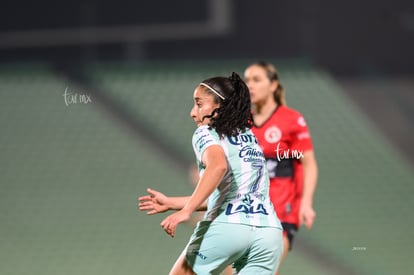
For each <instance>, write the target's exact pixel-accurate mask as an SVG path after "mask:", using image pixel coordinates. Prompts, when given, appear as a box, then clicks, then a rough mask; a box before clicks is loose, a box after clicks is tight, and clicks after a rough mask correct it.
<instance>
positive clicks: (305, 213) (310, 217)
mask: <svg viewBox="0 0 414 275" xmlns="http://www.w3.org/2000/svg"><path fill="white" fill-rule="evenodd" d="M299 215H300V216H299V218H300V223H301V224H304V225H305V226H306V228H307V229H312V226H313V222H314V221H315V217H316V213H315V210H314V209H313V207H312V206H311V205H308V204H306V203H302V205H301V207H300V212H299Z"/></svg>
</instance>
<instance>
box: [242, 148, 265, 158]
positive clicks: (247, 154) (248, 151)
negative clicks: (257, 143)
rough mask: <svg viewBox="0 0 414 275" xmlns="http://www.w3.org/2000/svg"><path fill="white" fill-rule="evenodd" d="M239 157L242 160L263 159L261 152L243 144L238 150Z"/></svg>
mask: <svg viewBox="0 0 414 275" xmlns="http://www.w3.org/2000/svg"><path fill="white" fill-rule="evenodd" d="M239 157H240V158H241V159H243V161H244V162H256V161H262V160H264V155H263V152H262V151H260V150H257V149H255V148H253V147H251V146H249V145H246V146H244V147H243V148H242V149H241V150H240V151H239Z"/></svg>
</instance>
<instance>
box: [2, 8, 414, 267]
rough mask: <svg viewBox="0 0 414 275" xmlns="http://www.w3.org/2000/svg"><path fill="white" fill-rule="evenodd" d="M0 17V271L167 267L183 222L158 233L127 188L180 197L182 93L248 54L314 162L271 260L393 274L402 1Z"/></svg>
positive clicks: (408, 64) (405, 179) (405, 133)
mask: <svg viewBox="0 0 414 275" xmlns="http://www.w3.org/2000/svg"><path fill="white" fill-rule="evenodd" d="M0 15H1V16H0V95H1V103H0V104H1V108H0V127H1V129H2V131H1V135H0V141H1V142H0V148H1V150H0V167H1V173H0V188H1V192H0V207H1V211H0V220H1V226H0V236H1V240H0V259H1V262H0V274H11V275H25V274H30V275H32V274H39V275H40V274H41V275H47V274H65V275H71V274H91V275H93V274H99V275H104V274H148V275H152V274H154V275H158V274H167V273H168V270H169V268H170V266H171V265H172V264H173V263H174V261H175V259H176V257H177V256H178V254H179V253H180V252H181V249H182V248H183V246H184V245H185V243H186V241H187V239H188V237H189V235H190V233H191V231H192V228H191V226H190V225H182V226H180V228H179V230H178V233H177V236H176V238H174V239H171V238H169V237H167V236H166V234H165V233H164V232H163V231H162V230H161V228H160V227H159V223H160V221H161V220H162V218H163V217H164V216H165V215H159V216H151V217H148V216H146V215H145V214H144V213H140V212H138V210H137V201H136V197H137V196H138V195H142V194H144V193H145V189H146V188H147V187H152V188H155V189H159V190H162V191H164V192H165V193H167V194H171V195H182V194H190V192H191V191H192V186H191V184H190V179H189V174H188V168H189V166H190V165H191V164H192V162H193V160H194V157H193V153H192V148H191V135H192V132H193V130H194V125H193V122H192V121H191V119H190V118H189V110H190V107H191V105H192V101H191V95H192V91H193V89H194V87H195V86H196V85H197V84H198V83H199V81H200V80H202V79H205V78H207V77H210V76H213V75H229V74H230V73H231V72H232V71H236V72H238V73H240V74H242V73H243V69H244V67H245V66H247V65H248V64H250V63H251V62H253V61H256V60H267V61H271V62H273V63H274V64H275V65H276V66H277V67H278V68H279V71H280V74H281V79H282V83H283V84H284V85H285V87H286V90H287V100H288V104H289V105H290V106H292V107H293V108H297V109H298V110H300V111H301V112H302V113H303V114H304V116H305V117H306V118H307V121H308V124H309V125H310V129H311V132H312V135H313V139H314V144H315V151H316V156H317V159H318V163H319V167H320V179H319V185H318V190H317V193H316V198H315V208H316V211H317V214H318V216H317V222H316V224H315V227H314V229H313V230H312V231H309V232H308V231H307V230H306V229H304V228H303V229H301V230H300V232H299V234H298V237H297V239H296V241H295V243H294V249H293V251H292V252H291V254H290V256H289V257H288V259H287V261H286V263H285V264H284V266H283V269H282V275H286V274H293V275H296V274H310V275H312V274H315V275H325V274H351V275H353V274H375V275H377V274H410V271H409V270H412V269H413V267H414V265H413V261H412V259H411V258H412V255H413V253H412V247H413V245H414V233H413V230H412V228H413V226H414V221H413V218H412V210H413V209H414V201H413V200H412V194H413V193H414V185H413V176H414V173H413V166H414V158H413V156H414V142H413V140H414V139H413V133H414V123H413V122H414V113H413V110H414V108H413V107H414V78H413V73H414V54H413V49H414V4H413V2H412V1H411V2H410V1H408V0H407V1H402V0H401V1H385V0H382V1H371V0H370V1H363V2H360V1H356V0H351V1H346V2H341V3H337V2H331V1H326V0H319V1H305V0H295V1H256V2H254V3H253V1H246V0H238V1H235V0H233V1H229V0H203V1H190V0H185V1H184V0H182V1H157V0H155V1H150V2H142V3H138V2H137V1H126V0H120V1H70V2H64V3H59V2H54V1H43V2H42V3H38V2H28V1H26V3H24V4H22V3H18V2H14V3H8V4H7V7H4V8H2V9H1V10H0ZM65 94H66V96H65ZM75 95H77V97H76V98H75V97H74V96H75ZM410 217H411V218H410Z"/></svg>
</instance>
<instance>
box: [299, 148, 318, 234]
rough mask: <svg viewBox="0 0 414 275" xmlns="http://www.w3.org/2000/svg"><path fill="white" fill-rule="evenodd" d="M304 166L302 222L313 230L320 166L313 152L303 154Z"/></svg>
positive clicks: (308, 151)
mask: <svg viewBox="0 0 414 275" xmlns="http://www.w3.org/2000/svg"><path fill="white" fill-rule="evenodd" d="M301 161H302V164H303V174H304V175H303V191H302V192H303V193H302V201H301V206H300V213H299V215H300V220H301V223H302V224H305V226H306V227H307V228H308V229H311V228H312V225H313V222H314V220H315V216H316V213H315V210H314V209H313V197H314V194H315V190H316V185H317V180H318V164H317V162H316V158H315V153H314V151H313V150H307V151H305V152H303V158H302V159H301Z"/></svg>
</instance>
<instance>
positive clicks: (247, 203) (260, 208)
mask: <svg viewBox="0 0 414 275" xmlns="http://www.w3.org/2000/svg"><path fill="white" fill-rule="evenodd" d="M238 213H244V214H246V216H247V217H249V215H253V214H262V215H269V213H268V212H267V210H266V207H265V206H264V205H263V203H260V202H259V200H258V199H254V198H253V199H252V197H251V196H250V195H246V196H244V197H243V198H242V199H241V200H239V201H238V202H236V203H234V204H233V203H229V205H228V206H227V209H226V215H227V216H230V215H234V214H238Z"/></svg>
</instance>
